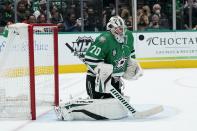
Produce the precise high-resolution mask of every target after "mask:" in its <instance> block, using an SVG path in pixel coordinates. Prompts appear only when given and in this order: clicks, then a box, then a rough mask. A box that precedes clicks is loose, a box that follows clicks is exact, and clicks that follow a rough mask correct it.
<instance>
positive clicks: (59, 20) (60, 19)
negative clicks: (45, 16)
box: [50, 6, 64, 31]
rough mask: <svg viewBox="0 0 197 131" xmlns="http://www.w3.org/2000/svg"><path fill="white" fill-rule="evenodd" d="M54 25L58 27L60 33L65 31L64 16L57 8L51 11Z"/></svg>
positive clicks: (54, 7)
mask: <svg viewBox="0 0 197 131" xmlns="http://www.w3.org/2000/svg"><path fill="white" fill-rule="evenodd" d="M50 21H51V23H52V24H56V25H57V26H58V29H59V31H62V30H63V24H62V23H63V21H64V20H63V17H62V14H61V13H59V12H58V10H57V8H56V6H53V7H52V9H51V19H50Z"/></svg>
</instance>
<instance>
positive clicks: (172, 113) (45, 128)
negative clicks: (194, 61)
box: [0, 68, 197, 131]
mask: <svg viewBox="0 0 197 131" xmlns="http://www.w3.org/2000/svg"><path fill="white" fill-rule="evenodd" d="M124 93H125V94H126V95H128V96H130V98H131V100H130V102H131V104H132V105H134V106H135V107H136V108H137V109H139V110H142V109H144V108H147V107H151V106H154V105H163V106H164V111H163V112H161V113H160V114H157V115H155V116H152V117H150V118H146V119H141V120H135V119H133V118H132V117H129V118H125V119H122V120H113V121H58V120H57V118H56V116H55V113H54V111H53V110H50V111H48V112H45V113H44V114H42V115H40V116H39V117H38V118H37V120H36V121H31V120H29V121H27V120H12V121H10V120H1V121H0V131H113V130H115V131H197V69H195V68H193V69H153V70H152V69H146V70H144V76H143V77H141V78H140V79H139V80H137V81H125V89H124ZM69 94H72V97H74V98H77V97H84V96H86V92H85V74H84V73H79V74H67V75H61V76H60V98H61V99H62V101H64V100H65V99H68V98H69Z"/></svg>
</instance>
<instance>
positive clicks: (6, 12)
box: [0, 0, 14, 26]
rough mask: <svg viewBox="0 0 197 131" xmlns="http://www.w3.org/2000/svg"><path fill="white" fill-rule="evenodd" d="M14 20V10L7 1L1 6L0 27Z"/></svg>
mask: <svg viewBox="0 0 197 131" xmlns="http://www.w3.org/2000/svg"><path fill="white" fill-rule="evenodd" d="M13 20H14V10H13V7H12V4H11V1H9V0H7V1H5V2H4V4H3V6H2V10H1V11H0V25H1V26H6V25H7V22H9V21H13Z"/></svg>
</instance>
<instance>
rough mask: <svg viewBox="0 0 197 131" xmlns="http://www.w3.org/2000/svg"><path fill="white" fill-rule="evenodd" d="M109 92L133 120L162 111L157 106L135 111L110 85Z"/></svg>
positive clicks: (81, 57) (80, 56)
mask: <svg viewBox="0 0 197 131" xmlns="http://www.w3.org/2000/svg"><path fill="white" fill-rule="evenodd" d="M65 45H66V46H67V47H68V48H69V49H70V50H71V52H72V53H74V56H77V57H78V58H79V59H80V60H81V61H82V62H83V63H84V64H86V62H85V59H84V56H83V55H82V54H79V53H78V52H77V51H75V50H74V49H73V48H72V47H71V46H70V45H69V44H68V43H66V44H65ZM86 65H87V67H88V69H90V70H91V71H92V72H94V73H95V71H94V70H93V69H92V68H91V67H90V66H89V65H88V64H86ZM95 74H96V73H95ZM110 76H111V75H110ZM109 91H110V93H111V95H112V96H113V97H114V98H115V99H116V100H118V102H119V103H120V104H121V105H122V106H123V107H124V108H125V109H127V110H128V111H129V112H130V113H131V114H132V116H133V117H134V118H139V119H141V118H146V117H149V116H152V115H155V114H158V113H160V112H162V111H163V106H162V105H159V106H156V107H153V108H151V109H148V110H144V111H137V110H136V109H135V108H134V107H133V106H132V105H130V104H129V102H128V101H127V100H126V99H125V98H124V97H123V96H122V95H121V94H120V93H119V92H118V91H117V90H116V89H115V88H114V87H113V86H112V85H111V86H110V87H109Z"/></svg>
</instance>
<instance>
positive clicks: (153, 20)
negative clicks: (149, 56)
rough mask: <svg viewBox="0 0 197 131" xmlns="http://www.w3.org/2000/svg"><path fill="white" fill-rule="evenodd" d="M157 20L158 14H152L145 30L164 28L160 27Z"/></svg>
mask: <svg viewBox="0 0 197 131" xmlns="http://www.w3.org/2000/svg"><path fill="white" fill-rule="evenodd" d="M159 20H160V19H159V16H158V15H157V14H154V15H152V17H151V22H150V25H149V27H147V28H146V29H145V30H147V31H150V30H161V29H164V27H162V26H161V25H160V21H159Z"/></svg>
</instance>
